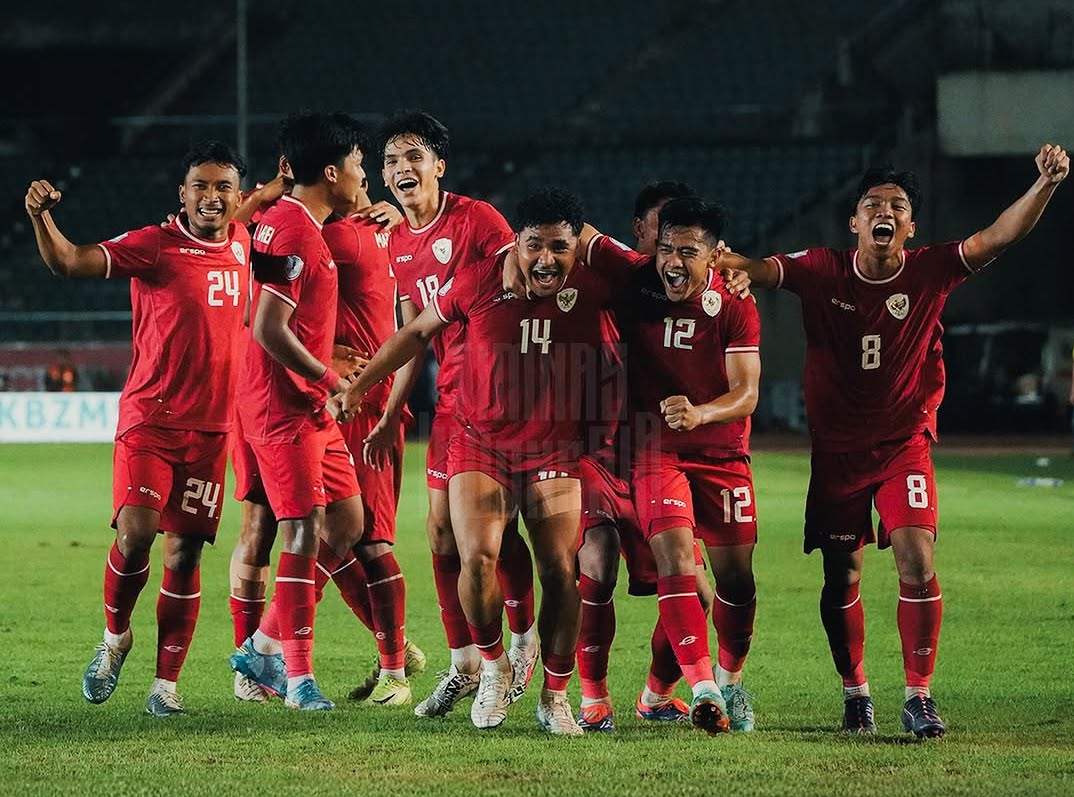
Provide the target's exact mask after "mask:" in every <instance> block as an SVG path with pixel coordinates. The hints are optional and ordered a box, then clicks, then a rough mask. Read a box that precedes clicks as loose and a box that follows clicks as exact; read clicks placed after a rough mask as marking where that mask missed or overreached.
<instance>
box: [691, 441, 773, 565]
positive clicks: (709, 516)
mask: <svg viewBox="0 0 1074 797" xmlns="http://www.w3.org/2000/svg"><path fill="white" fill-rule="evenodd" d="M683 468H684V470H685V472H686V476H687V479H688V481H689V482H690V494H691V495H692V496H693V501H694V520H695V522H696V524H697V527H696V529H695V531H694V535H695V536H696V537H698V538H699V539H700V540H701V541H702V542H704V543H705V545H706V546H707V547H709V548H719V547H722V546H742V545H753V544H755V543H756V542H757V505H756V502H755V500H754V494H753V474H752V473H751V472H750V466H749V463H748V462H746V460H744V459H731V460H700V459H695V460H691V461H686V462H684V463H683ZM714 566H715V565H714Z"/></svg>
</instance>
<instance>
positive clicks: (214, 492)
mask: <svg viewBox="0 0 1074 797" xmlns="http://www.w3.org/2000/svg"><path fill="white" fill-rule="evenodd" d="M182 441H183V444H184V445H183V447H182V449H180V450H178V451H177V452H176V453H177V455H178V456H179V457H180V461H179V462H177V463H176V465H175V468H174V471H173V472H174V474H175V476H174V479H173V480H172V490H171V496H170V497H169V499H168V503H167V505H166V506H165V507H164V513H163V515H161V519H160V528H161V529H162V530H163V531H167V532H170V533H172V534H177V535H179V536H190V537H197V538H199V539H202V540H206V541H208V542H213V541H214V540H215V539H216V531H217V528H218V527H219V526H220V510H221V508H222V507H223V504H224V478H225V474H226V473H227V434H225V433H212V434H208V433H203V432H186V433H184V434H183V437H182Z"/></svg>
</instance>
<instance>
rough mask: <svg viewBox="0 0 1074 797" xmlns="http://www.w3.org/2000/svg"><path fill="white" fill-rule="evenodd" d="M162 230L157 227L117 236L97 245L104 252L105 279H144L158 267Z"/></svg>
mask: <svg viewBox="0 0 1074 797" xmlns="http://www.w3.org/2000/svg"><path fill="white" fill-rule="evenodd" d="M161 235H162V230H161V228H160V227H158V226H156V225H152V226H149V227H142V228H141V229H140V230H131V231H130V232H125V233H123V234H122V235H117V236H116V237H115V238H112V239H111V240H108V241H102V242H101V243H99V244H97V245H98V246H99V247H101V250H102V251H103V252H104V258H105V262H106V266H105V278H106V279H112V278H113V277H144V276H146V275H148V274H149V273H151V272H152V271H153V269H154V267H155V266H156V265H157V258H158V257H159V255H160V239H161Z"/></svg>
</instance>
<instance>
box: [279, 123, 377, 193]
mask: <svg viewBox="0 0 1074 797" xmlns="http://www.w3.org/2000/svg"><path fill="white" fill-rule="evenodd" d="M276 146H277V149H278V151H279V152H280V153H282V154H283V156H284V157H285V158H287V162H288V163H289V164H290V166H291V173H292V174H293V175H294V177H295V182H296V183H298V184H299V185H313V184H314V183H316V182H317V181H318V180H320V179H321V175H322V174H323V173H324V167H325V166H328V165H330V164H334V165H336V166H338V165H340V164H341V163H342V162H343V160H344V159H345V158H346V157H347V156H348V155H350V154H351V153H352V152H354V151H355V150H359V151H360V152H362V153H363V154H364V153H365V152H366V149H367V147H368V142H367V140H366V134H365V129H364V128H363V127H362V126H361V125H360V124H359V123H358V121H357V120H356V119H354V117H352V116H350V115H348V114H345V113H297V114H291V115H290V116H288V117H287V118H286V119H284V120H283V122H281V123H280V129H279V132H278V134H277V136H276Z"/></svg>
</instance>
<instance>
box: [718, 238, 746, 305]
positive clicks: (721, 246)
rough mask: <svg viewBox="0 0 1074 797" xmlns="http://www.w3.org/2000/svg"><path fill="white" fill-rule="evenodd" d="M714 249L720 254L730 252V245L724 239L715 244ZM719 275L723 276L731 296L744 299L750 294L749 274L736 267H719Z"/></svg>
mask: <svg viewBox="0 0 1074 797" xmlns="http://www.w3.org/2000/svg"><path fill="white" fill-rule="evenodd" d="M716 251H718V252H720V253H721V254H722V253H724V252H728V253H731V252H732V250H731V247H730V246H728V245H727V243H726V242H725V241H720V242H719V243H718V244H716ZM720 276H721V277H723V283H724V285H725V286H727V291H728V292H729V293H730V294H731V295H732V296H737V297H738V298H739V299H745V298H746V297H747V296H749V295H750V275H749V274H748V273H747V272H745V271H743V270H741V269H737V268H721V269H720Z"/></svg>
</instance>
